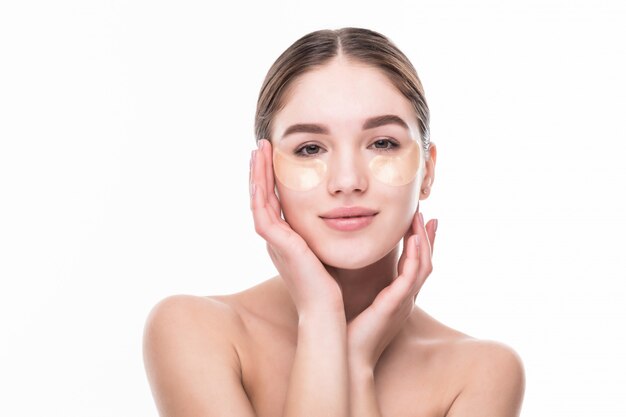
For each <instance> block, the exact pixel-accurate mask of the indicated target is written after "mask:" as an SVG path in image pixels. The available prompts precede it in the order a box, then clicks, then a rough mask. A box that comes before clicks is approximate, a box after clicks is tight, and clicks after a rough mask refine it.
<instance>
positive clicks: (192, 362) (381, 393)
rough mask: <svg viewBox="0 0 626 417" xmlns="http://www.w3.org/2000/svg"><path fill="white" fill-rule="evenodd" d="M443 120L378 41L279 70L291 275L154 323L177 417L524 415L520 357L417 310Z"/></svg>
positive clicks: (152, 376) (182, 306) (153, 370)
mask: <svg viewBox="0 0 626 417" xmlns="http://www.w3.org/2000/svg"><path fill="white" fill-rule="evenodd" d="M428 118H429V113H428V107H427V105H426V101H425V99H424V94H423V89H422V86H421V83H420V81H419V79H418V77H417V74H416V72H415V69H414V68H413V66H412V65H411V63H410V62H409V61H408V59H407V58H406V57H405V56H404V54H402V52H400V51H399V50H398V49H397V48H396V47H395V46H394V45H393V44H392V43H391V42H390V41H389V40H388V39H387V38H385V37H384V36H382V35H380V34H378V33H376V32H372V31H369V30H365V29H355V28H344V29H341V30H335V31H330V30H325V31H317V32H313V33H311V34H308V35H306V36H304V37H303V38H301V39H299V40H298V41H296V42H295V43H294V44H293V45H292V46H290V47H289V48H288V49H287V50H286V51H285V52H284V53H283V54H282V55H281V56H280V57H279V58H278V60H277V61H276V62H275V63H274V65H273V66H272V68H271V69H270V71H269V73H268V75H267V77H266V79H265V82H264V84H263V87H262V89H261V93H260V95H259V101H258V106H257V114H256V136H257V144H258V149H257V150H256V151H254V152H253V154H252V159H251V165H250V198H251V209H252V214H253V217H254V223H255V227H256V231H257V233H258V234H259V235H261V236H262V237H263V238H264V239H265V240H266V241H267V249H268V252H269V255H270V257H271V259H272V261H273V263H274V265H275V266H276V268H277V270H278V272H279V275H278V276H276V277H274V278H271V279H269V280H267V281H265V282H263V283H261V284H259V285H257V286H255V287H253V288H250V289H247V290H245V291H243V292H240V293H236V294H231V295H225V296H212V297H194V296H174V297H170V298H167V299H165V300H163V301H162V302H160V303H159V304H158V305H157V306H156V307H155V308H154V310H153V311H152V312H151V314H150V316H149V318H148V322H147V324H146V332H145V338H144V340H145V346H144V356H145V364H146V370H147V374H148V379H149V381H150V384H151V387H152V391H153V394H154V397H155V400H156V403H157V406H158V409H159V411H160V413H161V415H162V416H176V417H182V416H224V417H227V416H228V417H230V416H237V417H252V416H259V417H305V416H315V417H320V416H325V417H326V416H337V417H348V416H351V417H357V416H358V417H380V416H406V417H412V416H415V417H417V416H463V417H470V416H476V417H491V416H493V417H496V416H497V417H509V416H517V415H518V414H519V410H520V407H521V402H522V397H523V391H524V372H523V368H522V365H521V362H520V360H519V358H518V356H517V355H516V354H515V352H514V351H513V350H511V349H510V348H508V347H507V346H504V345H502V344H499V343H495V342H488V341H481V340H476V339H474V338H471V337H469V336H467V335H465V334H463V333H461V332H458V331H456V330H453V329H451V328H449V327H447V326H445V325H443V324H442V323H440V322H438V321H436V320H435V319H433V318H432V317H430V316H429V315H428V314H426V313H425V312H424V311H423V310H421V309H420V308H419V307H417V306H416V305H415V299H416V297H417V294H418V292H419V290H420V288H421V286H422V284H423V283H424V281H425V280H426V278H427V277H428V275H429V274H430V273H431V271H432V263H431V257H432V249H433V243H434V240H435V234H436V230H437V220H431V221H429V222H428V223H427V224H424V220H423V218H422V215H421V214H420V213H419V204H418V203H419V200H424V199H426V198H427V197H428V196H429V193H430V190H431V187H432V185H433V180H434V178H435V162H436V157H437V152H436V147H435V145H434V144H433V143H431V142H430V140H429V128H428ZM401 241H402V245H400V242H401Z"/></svg>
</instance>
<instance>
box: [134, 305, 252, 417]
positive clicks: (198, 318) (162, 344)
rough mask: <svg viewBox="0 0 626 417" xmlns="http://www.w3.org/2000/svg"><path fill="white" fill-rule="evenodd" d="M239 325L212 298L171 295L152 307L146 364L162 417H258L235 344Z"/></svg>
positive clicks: (227, 308)
mask: <svg viewBox="0 0 626 417" xmlns="http://www.w3.org/2000/svg"><path fill="white" fill-rule="evenodd" d="M237 326H238V324H237V321H236V317H235V313H234V312H233V311H232V310H231V309H230V308H229V307H228V306H225V305H223V304H222V303H219V302H217V301H214V300H211V299H205V298H200V297H192V296H173V297H169V298H166V299H165V300H163V301H161V302H160V303H158V304H157V305H156V306H155V307H154V308H153V309H152V311H151V313H150V315H149V317H148V319H147V321H146V326H145V332H144V347H143V352H144V365H145V368H146V373H147V376H148V381H149V383H150V387H151V389H152V395H153V397H154V400H155V403H156V405H157V408H158V410H159V415H160V416H161V417H192V416H202V417H211V416H213V417H218V416H219V417H222V416H223V417H226V416H237V417H255V413H254V411H253V408H252V405H251V404H250V401H249V400H248V397H247V395H246V393H245V390H244V389H243V385H242V381H241V369H240V363H239V357H238V355H237V352H236V349H235V346H234V344H233V343H232V340H233V335H234V332H235V331H236V330H235V329H237V328H238V327H237Z"/></svg>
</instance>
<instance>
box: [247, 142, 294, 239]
mask: <svg viewBox="0 0 626 417" xmlns="http://www.w3.org/2000/svg"><path fill="white" fill-rule="evenodd" d="M259 156H260V154H259V152H258V151H256V152H255V153H254V157H253V162H252V181H251V209H252V217H253V219H254V227H255V230H256V232H257V233H258V234H259V235H260V236H261V237H262V238H263V239H265V240H266V241H268V242H270V243H272V244H274V245H277V246H280V247H284V246H285V245H287V243H286V242H287V241H288V240H289V230H288V229H287V228H286V227H285V224H281V222H282V220H280V219H279V218H277V216H276V214H275V212H274V210H273V209H272V208H271V207H270V205H269V203H268V202H267V198H266V189H265V184H264V179H265V177H264V175H262V174H261V173H264V167H263V158H262V157H261V158H259ZM282 223H284V222H282Z"/></svg>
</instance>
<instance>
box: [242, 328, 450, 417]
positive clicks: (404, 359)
mask: <svg viewBox="0 0 626 417" xmlns="http://www.w3.org/2000/svg"><path fill="white" fill-rule="evenodd" d="M248 328H249V329H250V331H249V332H248V335H247V340H246V343H245V344H244V346H243V347H242V352H241V354H240V355H241V364H242V375H243V384H244V387H245V389H246V392H247V394H248V397H249V398H250V401H251V403H252V405H253V407H254V409H255V410H256V414H257V415H258V416H259V417H277V416H280V415H281V413H282V407H283V404H284V402H285V398H286V394H287V388H288V385H289V377H290V373H291V368H292V365H293V360H294V357H295V352H296V338H297V335H295V334H293V332H289V331H286V330H284V329H282V330H281V329H277V328H274V327H272V326H269V325H267V324H264V323H261V322H259V323H256V324H255V325H254V326H252V327H248ZM433 359H434V358H433V357H432V352H430V351H429V350H428V349H422V350H420V349H419V348H418V347H415V346H408V345H406V346H394V347H393V348H390V349H388V350H387V351H385V353H384V354H383V356H382V357H381V358H380V360H379V362H378V365H377V367H376V370H375V374H374V377H375V385H376V397H377V399H378V404H379V406H380V409H381V411H382V414H383V415H384V416H385V417H418V416H419V417H426V416H433V417H434V416H443V415H445V411H446V410H447V408H448V405H449V404H450V402H451V398H453V395H452V393H451V392H452V389H451V386H450V384H448V383H446V372H445V370H444V369H443V368H441V367H437V366H433V365H435V364H436V363H437V360H433ZM311 394H312V395H314V393H311Z"/></svg>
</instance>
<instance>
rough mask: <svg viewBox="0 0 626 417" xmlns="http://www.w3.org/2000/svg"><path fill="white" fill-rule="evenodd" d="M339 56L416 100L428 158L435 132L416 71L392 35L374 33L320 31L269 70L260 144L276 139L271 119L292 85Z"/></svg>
mask: <svg viewBox="0 0 626 417" xmlns="http://www.w3.org/2000/svg"><path fill="white" fill-rule="evenodd" d="M340 53H342V54H344V55H346V56H347V57H348V58H352V59H355V60H358V61H360V62H363V63H365V64H368V65H371V66H373V67H375V68H378V69H380V70H382V71H383V72H384V73H385V74H387V76H388V77H389V80H390V81H391V82H392V83H393V85H395V86H396V88H398V90H399V91H400V92H401V93H402V94H403V95H404V96H405V97H406V98H407V99H408V100H409V101H410V102H411V104H412V105H413V109H414V110H415V114H416V116H417V122H418V125H419V129H420V136H421V138H422V143H423V146H424V151H425V153H426V156H427V157H428V150H429V148H430V128H429V118H430V114H429V111H428V105H427V104H426V98H425V97H424V88H423V87H422V83H421V82H420V79H419V77H418V76H417V71H415V68H414V67H413V64H411V62H410V61H409V59H408V58H407V57H406V56H405V55H404V54H403V53H402V51H400V50H399V49H398V48H397V47H396V46H395V45H394V44H393V43H392V42H391V41H390V40H389V39H387V37H385V36H384V35H381V34H380V33H377V32H374V31H372V30H369V29H361V28H343V29H337V30H318V31H315V32H312V33H309V34H308V35H305V36H303V37H301V38H300V39H298V40H297V41H296V42H294V43H293V44H292V45H291V46H290V47H289V48H287V49H286V50H285V51H284V52H283V53H282V54H281V55H280V56H279V57H278V59H277V60H276V61H275V62H274V64H273V65H272V67H271V68H270V69H269V71H268V73H267V75H266V77H265V80H264V81H263V86H262V87H261V91H260V93H259V99H258V101H257V108H256V117H255V123H254V130H255V135H256V140H257V141H258V140H260V139H264V138H265V139H271V133H272V121H273V119H274V116H275V115H276V113H278V112H279V111H280V110H281V109H282V107H283V106H284V103H283V98H284V96H285V94H286V92H287V91H288V89H289V87H290V85H291V84H292V83H293V81H294V80H295V79H296V78H298V77H299V76H301V75H302V74H304V73H305V72H307V71H310V70H313V69H315V68H318V67H320V66H322V65H324V64H325V63H327V62H328V61H330V60H331V59H332V58H334V57H336V56H337V55H339V54H340Z"/></svg>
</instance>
